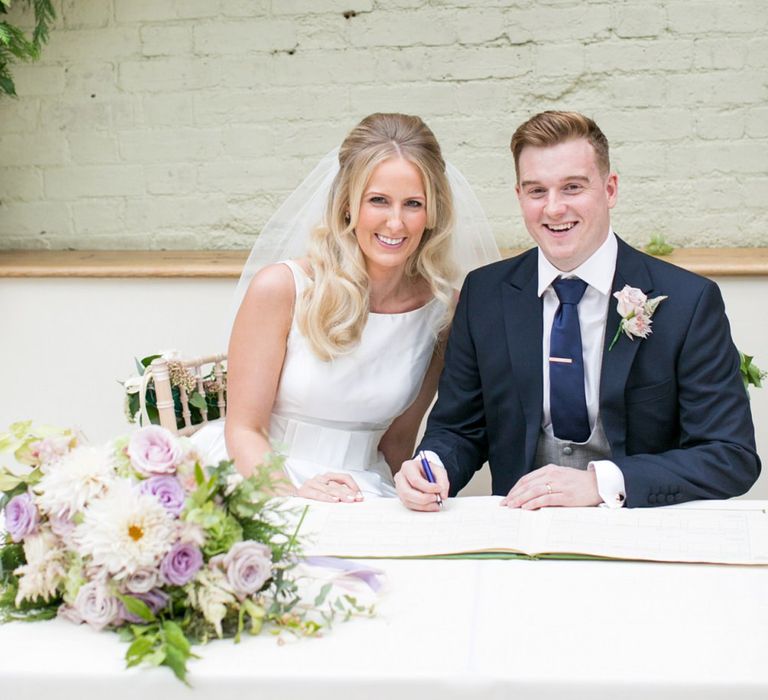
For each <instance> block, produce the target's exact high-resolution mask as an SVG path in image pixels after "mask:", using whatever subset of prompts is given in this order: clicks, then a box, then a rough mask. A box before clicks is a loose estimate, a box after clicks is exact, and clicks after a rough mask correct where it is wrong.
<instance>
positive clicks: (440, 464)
mask: <svg viewBox="0 0 768 700" xmlns="http://www.w3.org/2000/svg"><path fill="white" fill-rule="evenodd" d="M424 456H425V457H426V458H427V461H428V462H431V463H432V464H436V465H437V466H438V467H442V468H443V469H445V465H444V464H443V460H442V459H440V457H438V456H437V454H435V453H434V452H432V450H424ZM418 457H419V456H418V455H416V459H418Z"/></svg>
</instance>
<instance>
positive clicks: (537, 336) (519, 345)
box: [502, 253, 543, 470]
mask: <svg viewBox="0 0 768 700" xmlns="http://www.w3.org/2000/svg"><path fill="white" fill-rule="evenodd" d="M537 270H538V268H537V257H536V254H535V253H533V254H530V255H529V256H528V258H527V259H526V260H525V261H523V262H522V263H521V264H520V266H519V267H517V268H516V269H515V270H514V271H513V274H512V275H511V276H510V278H508V279H507V280H506V281H505V282H504V283H503V289H502V299H503V306H504V326H505V331H506V335H507V348H508V350H509V360H510V363H511V366H512V377H510V384H511V386H514V387H515V388H516V389H517V394H518V396H519V398H520V402H521V405H522V408H523V412H524V414H525V422H526V430H525V459H526V470H528V469H529V468H530V466H531V465H532V464H533V460H534V457H535V456H536V446H537V444H538V439H539V430H540V428H541V411H542V390H543V389H542V374H541V373H542V368H541V337H542V332H543V331H542V326H543V322H542V311H541V309H542V302H541V299H540V298H539V297H538V295H537V287H538V274H537Z"/></svg>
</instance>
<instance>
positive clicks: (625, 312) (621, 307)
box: [613, 284, 648, 318]
mask: <svg viewBox="0 0 768 700" xmlns="http://www.w3.org/2000/svg"><path fill="white" fill-rule="evenodd" d="M613 296H614V297H615V298H616V299H618V301H619V303H618V304H617V305H616V310H617V311H618V312H619V316H621V317H622V318H627V317H628V316H630V315H635V314H640V313H642V312H643V307H644V306H645V302H646V301H647V300H648V297H647V296H645V294H643V293H642V292H641V291H640V290H639V289H638V288H637V287H630V286H629V285H628V284H625V285H624V289H622V290H621V291H620V292H616V293H615V294H614V295H613Z"/></svg>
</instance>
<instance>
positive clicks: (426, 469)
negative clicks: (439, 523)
mask: <svg viewBox="0 0 768 700" xmlns="http://www.w3.org/2000/svg"><path fill="white" fill-rule="evenodd" d="M419 459H420V460H421V467H422V469H424V476H426V477H427V481H428V482H429V483H430V484H434V483H436V482H435V475H434V474H433V473H432V469H431V468H430V466H429V460H428V459H427V458H426V457H425V456H424V452H419ZM437 505H438V506H440V507H441V508H442V507H443V499H442V498H441V497H440V494H439V493H438V494H437Z"/></svg>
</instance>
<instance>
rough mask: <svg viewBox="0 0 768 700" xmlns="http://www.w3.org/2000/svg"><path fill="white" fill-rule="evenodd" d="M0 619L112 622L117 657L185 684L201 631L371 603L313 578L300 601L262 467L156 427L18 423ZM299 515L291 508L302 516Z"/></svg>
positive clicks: (284, 621)
mask: <svg viewBox="0 0 768 700" xmlns="http://www.w3.org/2000/svg"><path fill="white" fill-rule="evenodd" d="M0 452H10V453H12V454H13V455H14V457H15V459H16V462H17V467H16V468H15V469H9V468H2V469H0V508H3V507H4V514H5V528H6V530H7V534H5V535H4V536H3V534H2V532H1V531H0V619H2V620H3V621H7V620H15V619H27V620H39V619H49V618H52V617H61V618H65V619H67V620H70V621H72V622H75V623H83V622H84V623H87V624H89V625H90V626H92V627H94V628H96V629H105V628H106V629H111V630H116V631H118V632H119V633H120V635H121V636H122V637H123V638H124V639H125V640H126V641H128V642H129V643H130V644H129V646H128V649H127V651H126V661H127V665H128V666H134V665H137V664H139V663H142V662H145V663H149V664H152V665H166V666H169V667H170V668H171V669H172V670H173V672H174V673H175V674H176V675H177V676H178V677H179V678H180V679H181V680H183V681H185V679H186V672H187V661H188V659H189V658H190V657H193V656H194V654H193V652H192V650H191V645H192V644H193V643H205V642H206V641H208V639H210V638H213V637H219V638H220V637H225V636H226V637H229V636H231V637H234V638H235V640H236V641H239V638H240V635H241V634H242V633H243V632H244V631H247V632H250V633H252V634H258V633H259V632H260V631H261V630H262V628H263V627H265V626H268V627H270V628H271V629H272V630H273V631H275V632H277V633H279V632H280V631H281V630H288V631H291V632H293V633H295V634H297V635H310V636H311V635H316V634H318V633H319V632H320V631H322V630H323V629H324V628H326V627H329V626H330V624H331V622H332V621H333V619H334V617H337V616H339V615H341V616H342V617H349V616H351V615H354V614H358V613H369V612H370V610H369V609H367V608H363V607H362V606H360V605H359V604H358V603H357V601H356V599H355V598H353V597H352V596H350V595H345V596H343V597H341V598H338V599H336V600H333V601H331V600H330V598H328V593H329V590H330V589H331V585H325V586H323V588H322V589H321V590H320V591H319V593H318V594H317V595H316V596H315V597H313V600H312V602H311V603H307V602H306V601H305V600H303V599H302V596H301V595H300V588H299V585H298V583H299V577H298V576H295V575H294V573H295V570H296V569H295V565H296V561H297V557H296V554H297V552H296V550H297V543H296V532H297V531H298V527H299V526H300V525H301V521H299V526H295V525H292V526H290V527H289V526H288V524H287V523H289V522H293V523H295V521H296V519H297V517H298V514H297V513H296V512H293V513H292V514H291V513H288V512H286V510H285V509H284V508H283V507H282V505H281V503H280V502H279V501H277V500H276V499H272V500H270V499H269V498H268V497H267V496H265V495H264V491H265V487H268V486H269V485H270V476H269V469H279V468H280V466H281V465H280V464H278V463H277V460H279V458H274V459H275V460H276V461H275V462H274V463H273V464H271V465H268V467H267V468H265V469H264V470H263V471H262V472H260V473H258V474H256V475H254V476H252V477H250V478H247V479H243V478H242V477H241V476H240V475H239V474H238V473H237V472H236V471H235V470H234V468H233V465H232V463H231V462H221V463H220V464H219V465H218V466H204V465H203V464H202V463H201V459H200V457H199V456H198V455H197V454H196V452H195V450H194V448H193V446H192V444H191V443H190V442H189V441H188V440H186V439H183V438H181V439H180V438H177V437H176V436H174V435H173V434H171V433H170V432H168V431H167V430H165V429H163V428H161V427H158V426H154V425H153V426H148V427H145V428H142V429H140V430H138V431H137V432H135V433H134V434H133V435H132V437H131V438H130V439H119V440H116V441H114V442H112V443H110V444H108V445H106V446H103V447H93V446H89V445H85V444H81V440H80V438H79V437H78V436H77V435H76V434H75V433H73V432H72V431H70V430H61V429H56V428H36V427H34V426H33V425H32V424H31V422H24V423H16V424H14V425H12V426H11V429H10V432H9V433H8V434H5V435H0ZM302 517H303V516H302Z"/></svg>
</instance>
